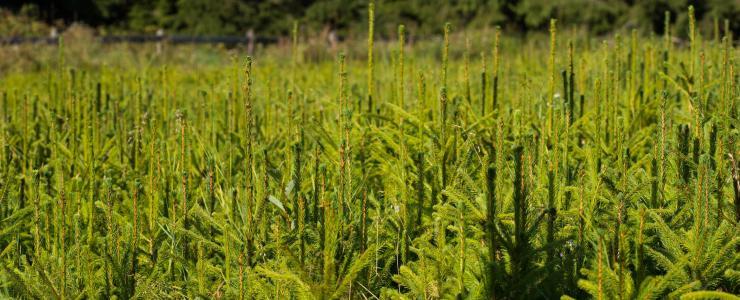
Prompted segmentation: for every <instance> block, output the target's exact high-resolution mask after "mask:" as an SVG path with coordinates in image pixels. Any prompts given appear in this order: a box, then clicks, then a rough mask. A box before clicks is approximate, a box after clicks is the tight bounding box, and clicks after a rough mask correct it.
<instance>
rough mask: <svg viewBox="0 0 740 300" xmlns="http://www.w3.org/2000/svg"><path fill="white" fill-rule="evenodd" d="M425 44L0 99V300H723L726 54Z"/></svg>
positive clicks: (728, 141) (133, 74)
mask: <svg viewBox="0 0 740 300" xmlns="http://www.w3.org/2000/svg"><path fill="white" fill-rule="evenodd" d="M691 13H692V12H691V11H690V12H689V15H691ZM378 18H380V16H379V17H378ZM689 19H690V20H691V21H692V22H690V23H691V24H692V25H693V18H689ZM371 20H373V19H372V18H371ZM369 23H370V28H373V25H374V24H373V22H372V21H371V22H369ZM439 26H440V27H441V28H442V31H443V32H444V39H442V40H440V41H437V42H427V43H417V44H415V45H414V46H413V47H411V46H408V45H406V44H405V42H406V28H405V27H399V28H398V29H397V35H398V42H395V43H379V44H377V45H375V44H374V41H373V38H372V35H371V36H370V38H369V39H368V40H367V46H368V50H372V51H368V52H364V51H359V50H357V51H347V52H346V53H340V54H338V55H337V57H336V60H334V61H322V60H317V61H312V60H309V59H308V58H307V56H306V53H305V48H304V46H305V45H302V44H300V43H299V42H298V41H299V40H298V39H294V43H293V45H292V46H291V47H290V49H287V50H286V49H277V48H274V49H272V48H271V49H268V50H267V51H258V52H256V56H255V58H251V57H248V58H244V57H239V58H238V59H235V60H233V62H232V63H230V64H226V65H222V64H213V65H210V66H201V67H197V68H195V67H192V65H188V64H173V65H160V64H144V65H143V66H136V65H133V66H126V65H119V64H111V65H108V66H105V65H103V66H97V67H90V66H85V65H74V64H73V63H71V61H70V58H69V56H68V53H67V52H66V51H67V48H65V46H64V45H60V47H59V48H58V49H57V51H58V53H57V55H55V56H54V58H53V59H49V60H48V61H46V62H45V67H44V68H43V69H42V70H37V71H33V70H32V71H21V70H16V71H13V72H10V73H8V74H4V75H3V76H2V77H0V101H2V103H0V146H1V147H0V171H1V172H0V173H1V174H0V296H3V297H5V296H8V297H14V298H40V299H71V298H88V299H98V298H104V299H108V298H117V299H128V298H132V297H134V298H143V299H156V298H223V299H336V298H340V299H366V298H375V297H378V298H390V299H439V298H445V299H450V298H455V297H457V298H460V299H553V298H558V297H561V296H562V297H563V298H569V297H573V298H578V299H583V298H595V299H663V298H674V297H675V298H678V297H681V298H686V299H702V298H724V299H737V297H736V296H734V295H735V294H738V293H740V252H738V251H737V249H738V247H740V236H739V235H738V234H737V233H738V226H739V225H738V221H739V220H740V176H739V174H738V172H739V170H738V169H739V168H740V164H738V158H739V157H740V149H738V147H737V139H738V137H740V132H739V131H738V128H737V124H740V114H739V113H740V107H739V106H738V104H740V103H738V102H739V101H738V100H740V86H739V85H738V81H739V77H738V75H737V67H738V63H737V54H738V52H737V50H736V48H735V47H734V46H733V45H732V43H731V42H730V41H731V35H730V34H729V32H728V31H727V30H718V31H717V32H708V34H707V35H706V36H709V38H705V36H704V35H702V34H701V33H702V31H699V30H694V29H695V28H694V27H693V26H690V27H689V29H690V30H688V31H686V32H684V31H674V32H673V33H674V34H676V35H680V36H682V37H684V38H686V39H687V40H689V41H690V43H689V44H687V45H674V43H673V42H672V40H673V39H672V38H671V36H670V34H666V35H665V36H664V37H660V38H655V37H644V36H641V35H639V34H637V31H633V32H632V34H631V35H629V36H626V37H625V36H619V35H617V36H616V37H615V38H614V39H608V40H605V41H603V42H601V41H596V39H595V38H584V37H582V36H577V35H567V34H566V35H563V34H559V33H558V31H557V23H556V22H555V21H554V20H551V21H550V27H549V28H550V39H549V40H547V39H544V38H543V39H524V40H522V39H517V38H507V37H506V36H505V35H503V34H501V33H500V31H499V30H495V31H491V32H484V33H481V34H479V35H480V36H475V37H476V38H475V39H471V38H466V37H465V36H464V35H456V34H453V33H454V32H455V28H454V27H453V26H451V25H450V24H445V25H441V24H440V25H439ZM295 31H297V29H295V30H294V32H295ZM669 32H671V31H669ZM471 36H472V35H471ZM720 36H724V38H720ZM433 43H434V44H433ZM174 49H175V51H177V48H174ZM114 57H118V58H119V59H120V56H114Z"/></svg>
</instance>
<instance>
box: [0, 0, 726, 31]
mask: <svg viewBox="0 0 740 300" xmlns="http://www.w3.org/2000/svg"><path fill="white" fill-rule="evenodd" d="M367 2H368V1H365V0H323V1H311V0H267V1H264V0H263V1H260V0H219V1H214V0H65V1H55V0H35V1H22V0H4V1H2V3H1V4H0V7H4V8H5V9H9V10H10V11H11V12H12V13H13V14H16V15H23V16H26V17H29V18H31V19H36V20H41V21H43V22H46V23H49V24H58V25H59V24H61V25H62V26H64V25H65V24H67V25H68V24H71V23H73V22H82V23H84V24H87V25H90V26H93V27H96V28H99V29H102V30H105V32H119V33H120V32H139V33H151V32H155V31H156V30H157V29H159V28H163V29H165V30H167V31H168V32H175V33H182V34H197V35H243V34H244V33H245V32H246V31H247V30H248V29H254V30H255V31H256V32H257V33H259V34H265V35H268V34H269V35H287V34H289V31H290V29H291V26H292V24H293V21H298V22H300V23H301V26H302V28H306V29H307V30H310V31H314V32H316V31H321V30H337V31H338V32H339V33H340V34H343V35H346V36H352V35H355V34H357V35H359V34H362V33H364V32H365V30H366V27H367V26H366V24H364V22H358V20H362V19H364V18H366V15H367ZM688 5H693V6H694V7H695V8H696V15H697V19H698V20H699V21H700V23H699V25H700V26H701V27H702V28H703V29H705V30H711V29H713V28H714V26H715V25H716V24H719V25H718V26H720V27H724V20H725V19H727V20H729V23H730V24H729V26H730V29H731V30H732V31H733V32H735V33H738V32H740V17H738V16H740V0H706V1H688V0H648V1H636V0H458V1H449V0H407V1H399V0H395V1H394V0H383V1H376V6H377V12H376V16H377V17H376V19H377V20H376V26H377V27H376V32H377V33H378V34H380V35H381V37H383V36H394V32H395V27H396V26H397V24H400V23H403V24H405V25H406V26H407V28H408V29H409V31H410V32H412V33H414V34H417V35H426V34H438V33H440V32H441V30H442V24H443V22H445V21H449V22H451V23H452V24H453V25H455V26H464V27H467V28H483V27H491V26H494V25H501V26H502V27H503V28H504V30H506V31H510V32H522V33H523V32H527V31H532V30H544V29H546V26H547V24H548V20H549V19H550V18H551V17H553V18H557V19H559V20H561V21H562V24H573V25H576V26H580V27H583V28H587V29H588V30H589V31H590V32H592V33H595V34H603V33H607V32H610V31H613V30H618V29H623V28H627V29H630V28H637V29H639V30H642V31H643V32H651V31H652V32H655V33H658V34H660V33H662V31H663V20H664V18H663V16H664V13H665V12H666V11H670V12H671V13H672V15H673V16H676V17H675V18H674V19H673V22H674V24H675V25H676V27H675V28H677V29H678V30H681V29H683V28H685V27H686V26H687V22H688V21H687V19H686V15H685V14H681V13H680V12H683V11H684V10H685V8H686V7H687V6H688Z"/></svg>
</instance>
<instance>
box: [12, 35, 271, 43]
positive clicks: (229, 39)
mask: <svg viewBox="0 0 740 300" xmlns="http://www.w3.org/2000/svg"><path fill="white" fill-rule="evenodd" d="M95 39H96V40H98V41H99V42H101V43H103V44H116V43H133V44H143V43H159V42H163V43H168V44H225V45H239V44H244V45H248V44H250V43H255V44H273V43H277V42H278V40H279V38H278V37H274V36H255V37H245V36H189V35H166V36H159V35H118V36H115V35H114V36H100V37H96V38H95ZM58 43H59V37H37V36H32V37H26V36H12V37H0V45H20V44H50V45H54V44H58Z"/></svg>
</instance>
